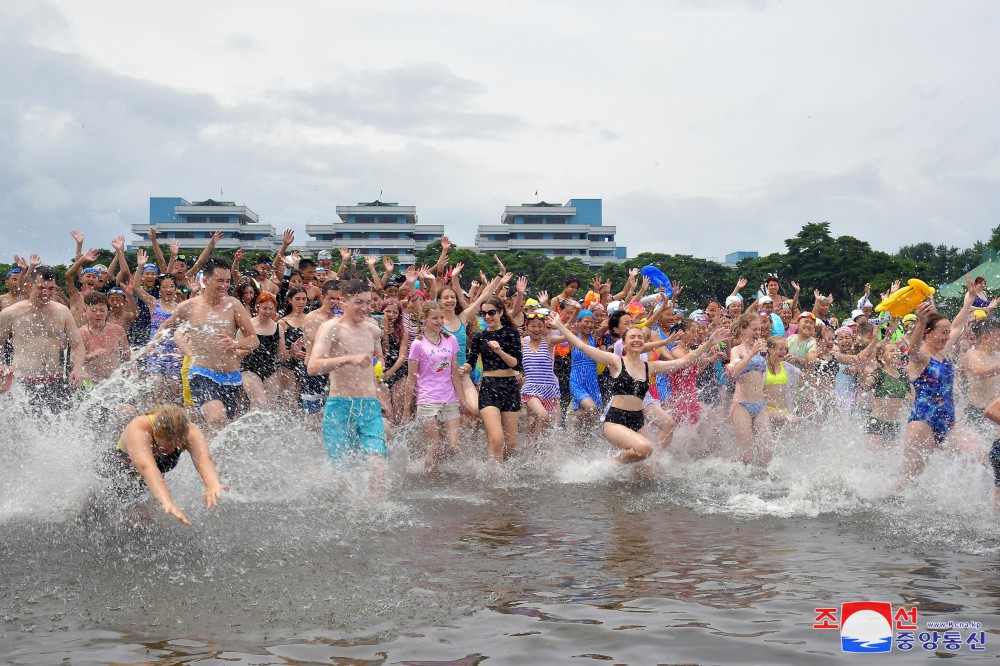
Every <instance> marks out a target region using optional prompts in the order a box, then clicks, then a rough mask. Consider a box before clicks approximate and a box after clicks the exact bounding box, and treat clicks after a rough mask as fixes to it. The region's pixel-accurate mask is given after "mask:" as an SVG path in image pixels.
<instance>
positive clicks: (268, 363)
mask: <svg viewBox="0 0 1000 666" xmlns="http://www.w3.org/2000/svg"><path fill="white" fill-rule="evenodd" d="M280 337H281V334H280V331H279V329H277V328H275V329H274V333H272V334H271V335H260V334H258V335H257V342H258V344H257V348H256V349H254V350H253V351H252V352H250V353H249V354H247V355H246V356H244V357H243V363H242V366H241V367H242V369H243V371H244V372H253V373H255V374H256V375H257V376H258V377H260V380H261V381H264V380H265V379H267V378H268V377H270V376H271V375H273V374H274V373H275V372H277V371H278V342H279V341H280Z"/></svg>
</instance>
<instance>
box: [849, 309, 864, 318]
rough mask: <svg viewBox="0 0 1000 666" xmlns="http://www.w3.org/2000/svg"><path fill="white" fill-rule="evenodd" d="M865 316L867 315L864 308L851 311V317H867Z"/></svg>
mask: <svg viewBox="0 0 1000 666" xmlns="http://www.w3.org/2000/svg"><path fill="white" fill-rule="evenodd" d="M865 316H867V315H866V314H865V312H864V310H855V311H854V312H852V313H851V319H857V318H858V317H865Z"/></svg>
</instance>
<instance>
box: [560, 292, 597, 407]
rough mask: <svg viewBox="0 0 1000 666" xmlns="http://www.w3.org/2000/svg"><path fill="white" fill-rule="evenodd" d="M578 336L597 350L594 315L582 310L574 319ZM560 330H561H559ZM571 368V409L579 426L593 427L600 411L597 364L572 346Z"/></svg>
mask: <svg viewBox="0 0 1000 666" xmlns="http://www.w3.org/2000/svg"><path fill="white" fill-rule="evenodd" d="M576 324H577V328H578V329H579V331H580V335H581V336H583V339H584V340H585V341H586V343H587V344H588V345H590V346H591V347H594V348H595V349H599V347H597V342H596V341H595V340H594V335H593V333H594V327H595V324H596V322H595V321H594V313H593V312H591V311H590V310H583V311H581V312H580V314H579V315H577V318H576ZM560 330H562V329H560ZM570 358H571V359H572V362H573V367H572V368H571V369H570V373H569V390H570V393H571V394H572V395H573V409H574V410H578V411H579V412H580V413H579V414H578V415H577V416H578V417H579V421H578V423H579V425H584V424H587V425H594V424H595V423H597V417H598V414H599V412H600V409H601V404H602V403H601V387H600V384H599V382H598V379H597V363H595V362H594V361H593V359H591V358H590V356H589V355H588V354H587V353H585V352H584V351H583V350H581V349H580V348H578V347H576V346H575V345H574V348H573V352H572V353H571V354H570Z"/></svg>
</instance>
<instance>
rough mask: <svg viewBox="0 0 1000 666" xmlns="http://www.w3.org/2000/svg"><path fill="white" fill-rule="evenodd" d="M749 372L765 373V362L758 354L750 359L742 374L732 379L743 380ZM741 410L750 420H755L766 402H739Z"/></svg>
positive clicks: (765, 405)
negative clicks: (746, 413) (746, 412)
mask: <svg viewBox="0 0 1000 666" xmlns="http://www.w3.org/2000/svg"><path fill="white" fill-rule="evenodd" d="M751 372H761V373H765V372H767V360H765V358H764V357H763V356H761V355H760V354H755V355H754V356H753V357H751V359H750V361H749V362H748V363H747V367H746V368H744V369H743V372H741V373H740V374H739V376H738V377H734V379H735V380H736V381H739V380H741V379H743V377H744V376H746V375H747V374H748V373H751ZM739 404H741V405H743V408H744V409H745V410H747V411H748V412H749V413H750V418H757V415H758V414H760V413H761V411H763V410H764V408H765V407H767V403H766V402H744V401H740V403H739Z"/></svg>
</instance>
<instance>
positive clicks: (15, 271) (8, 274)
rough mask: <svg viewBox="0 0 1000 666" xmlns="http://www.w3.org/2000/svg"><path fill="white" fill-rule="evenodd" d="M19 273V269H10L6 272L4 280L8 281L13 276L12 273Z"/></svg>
mask: <svg viewBox="0 0 1000 666" xmlns="http://www.w3.org/2000/svg"><path fill="white" fill-rule="evenodd" d="M20 272H21V269H20V268H12V269H10V270H9V271H7V277H5V278H4V280H9V279H10V276H11V275H13V274H14V273H20Z"/></svg>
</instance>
